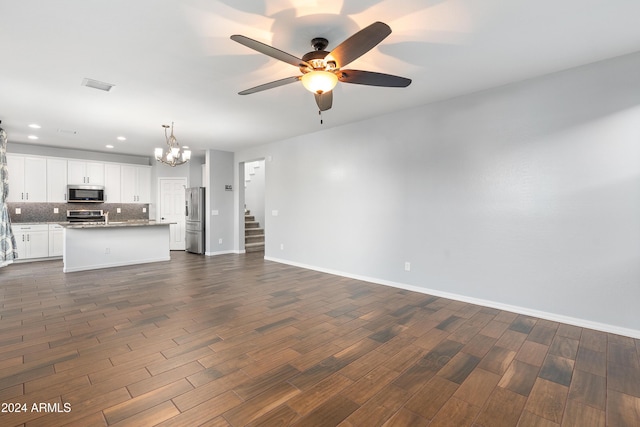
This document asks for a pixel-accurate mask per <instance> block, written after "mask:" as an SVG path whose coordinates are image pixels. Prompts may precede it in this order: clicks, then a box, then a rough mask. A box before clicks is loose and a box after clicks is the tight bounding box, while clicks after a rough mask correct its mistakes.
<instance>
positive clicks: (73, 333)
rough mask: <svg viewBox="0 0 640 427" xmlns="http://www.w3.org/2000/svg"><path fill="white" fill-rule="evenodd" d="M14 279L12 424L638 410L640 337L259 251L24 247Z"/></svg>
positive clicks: (603, 420) (460, 421)
mask: <svg viewBox="0 0 640 427" xmlns="http://www.w3.org/2000/svg"><path fill="white" fill-rule="evenodd" d="M0 296H1V300H0V402H1V403H2V412H1V413H0V425H2V426H13V425H23V424H24V425H26V426H32V425H34V426H35V425H38V426H39V425H44V426H62V425H75V426H99V425H109V426H112V425H118V426H120V425H131V426H152V425H161V426H172V427H173V426H198V425H206V426H228V425H231V426H243V425H252V426H254V425H255V426H275V425H296V426H305V427H306V426H335V425H341V426H378V425H384V426H412V427H413V426H433V427H435V426H456V427H457V426H523V427H524V426H556V425H562V426H580V427H585V426H605V425H607V426H612V427H614V426H615V427H621V426H635V427H637V426H639V425H640V357H639V354H640V340H634V339H631V338H627V337H622V336H617V335H612V334H606V333H602V332H597V331H593V330H588V329H582V328H578V327H574V326H569V325H564V324H558V323H555V322H550V321H547V320H541V319H536V318H531V317H527V316H522V315H518V314H514V313H509V312H504V311H499V310H495V309H491V308H484V307H480V306H475V305H471V304H466V303H461V302H456V301H452V300H447V299H444V298H437V297H432V296H428V295H423V294H417V293H412V292H408V291H404V290H399V289H394V288H390V287H385V286H381V285H374V284H370V283H365V282H360V281H357V280H352V279H346V278H341V277H336V276H331V275H328V274H323V273H318V272H314V271H309V270H304V269H300V268H295V267H291V266H287V265H282V264H277V263H273V262H267V261H264V260H263V259H262V255H261V254H247V255H222V256H217V257H203V256H197V255H191V254H186V253H182V252H173V253H172V260H171V261H170V262H166V263H155V264H147V265H141V266H132V267H125V268H114V269H105V270H96V271H91V272H81V273H68V274H63V273H62V262H61V261H46V262H36V263H28V264H27V263H25V264H14V265H11V266H9V267H7V268H2V269H0ZM34 404H35V406H34ZM47 404H48V405H47ZM65 405H66V406H65ZM18 410H20V412H18Z"/></svg>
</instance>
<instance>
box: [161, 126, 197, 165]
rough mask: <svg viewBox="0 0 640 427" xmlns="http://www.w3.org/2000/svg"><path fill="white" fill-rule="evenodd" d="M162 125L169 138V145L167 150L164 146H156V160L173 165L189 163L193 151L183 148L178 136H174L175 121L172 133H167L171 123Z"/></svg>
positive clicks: (165, 134) (166, 136)
mask: <svg viewBox="0 0 640 427" xmlns="http://www.w3.org/2000/svg"><path fill="white" fill-rule="evenodd" d="M162 127H163V128H164V137H165V139H166V140H167V146H168V147H167V149H166V151H163V150H162V148H156V150H155V155H156V160H157V161H159V162H162V163H164V164H165V165H169V166H171V167H175V166H178V165H181V164H184V163H187V162H188V161H189V159H191V151H190V150H183V149H182V147H180V144H178V141H177V140H176V137H175V136H173V122H171V135H167V129H169V125H162Z"/></svg>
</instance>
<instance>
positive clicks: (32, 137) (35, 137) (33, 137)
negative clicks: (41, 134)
mask: <svg viewBox="0 0 640 427" xmlns="http://www.w3.org/2000/svg"><path fill="white" fill-rule="evenodd" d="M27 138H29V139H38V137H37V136H35V135H29V136H28V137H27Z"/></svg>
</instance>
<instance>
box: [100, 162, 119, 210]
mask: <svg viewBox="0 0 640 427" xmlns="http://www.w3.org/2000/svg"><path fill="white" fill-rule="evenodd" d="M121 168H122V167H121V166H120V165H117V164H112V163H107V164H105V165H104V197H105V200H104V201H105V202H107V203H120V202H121V201H122V188H121V182H122V179H121V176H120V175H121V173H122V172H121Z"/></svg>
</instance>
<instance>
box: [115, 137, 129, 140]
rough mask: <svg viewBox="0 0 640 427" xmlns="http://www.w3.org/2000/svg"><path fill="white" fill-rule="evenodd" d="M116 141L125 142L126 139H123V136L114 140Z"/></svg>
mask: <svg viewBox="0 0 640 427" xmlns="http://www.w3.org/2000/svg"><path fill="white" fill-rule="evenodd" d="M116 139H117V140H118V141H126V140H127V138H125V137H124V136H119V137H117V138H116Z"/></svg>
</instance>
